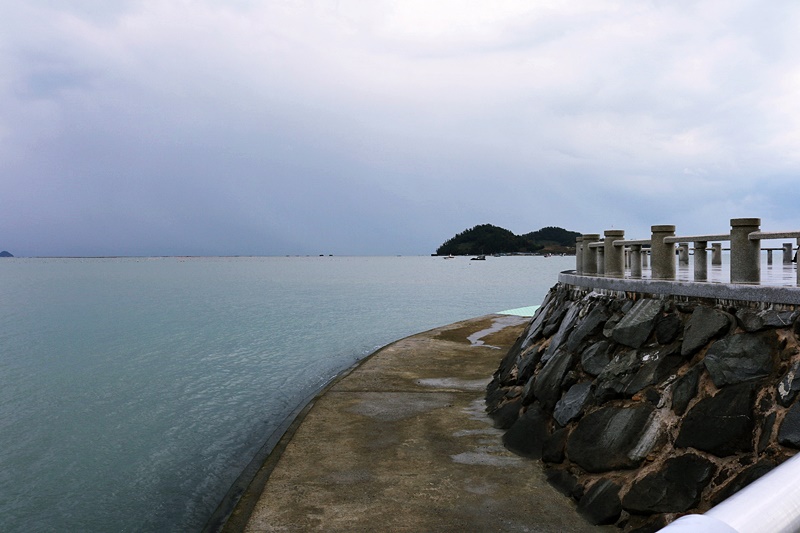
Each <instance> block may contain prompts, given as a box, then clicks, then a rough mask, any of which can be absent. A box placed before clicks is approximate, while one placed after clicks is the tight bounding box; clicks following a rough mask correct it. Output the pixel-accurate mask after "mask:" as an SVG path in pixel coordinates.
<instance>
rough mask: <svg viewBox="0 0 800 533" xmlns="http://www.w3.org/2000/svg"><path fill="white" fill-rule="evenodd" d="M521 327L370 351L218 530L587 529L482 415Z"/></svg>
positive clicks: (503, 325) (471, 328)
mask: <svg viewBox="0 0 800 533" xmlns="http://www.w3.org/2000/svg"><path fill="white" fill-rule="evenodd" d="M527 320H528V319H524V318H520V317H514V316H501V315H489V316H486V317H481V318H476V319H472V320H467V321H464V322H459V323H456V324H451V325H449V326H445V327H443V328H438V329H435V330H432V331H428V332H425V333H420V334H418V335H414V336H412V337H408V338H405V339H403V340H400V341H398V342H395V343H394V344H391V345H389V346H387V347H385V348H383V349H381V350H380V351H378V352H377V353H375V354H374V355H373V356H372V357H370V358H368V359H367V360H365V361H364V362H363V363H362V364H361V365H359V366H358V367H356V369H355V370H353V371H352V372H350V373H349V374H348V375H346V376H344V377H342V378H340V379H339V380H337V381H336V382H335V383H334V384H333V385H332V386H331V387H329V388H328V389H327V390H326V391H325V392H324V393H322V394H321V395H320V396H318V397H317V398H316V399H315V400H314V401H313V402H312V403H311V404H310V405H309V406H308V407H307V408H306V410H305V411H304V412H303V413H302V414H301V415H300V417H298V420H296V421H295V423H294V424H293V425H292V427H291V428H290V429H289V431H288V432H287V434H286V435H285V436H284V438H283V439H282V440H281V442H280V443H279V445H278V446H276V448H275V450H274V451H273V452H272V454H271V455H270V457H269V458H268V459H267V461H266V463H265V464H264V466H263V467H262V468H261V470H260V471H259V474H258V475H257V476H256V479H255V481H254V482H253V483H252V484H251V486H250V488H249V490H248V491H247V492H246V493H245V495H244V496H243V498H242V500H241V501H240V503H239V505H238V506H237V508H236V510H235V511H234V513H233V514H232V516H231V518H230V519H229V521H228V523H227V524H226V526H225V531H249V532H258V531H347V532H353V531H404V532H405V531H407V532H428V531H430V532H433V531H462V532H463V531H553V532H555V531H558V532H570V531H596V530H597V529H598V528H595V527H592V526H590V525H588V524H587V523H586V522H584V521H583V519H582V518H580V516H579V515H578V514H577V513H576V511H575V506H574V505H573V503H572V502H571V500H569V499H568V498H566V497H565V496H563V495H561V494H560V493H558V492H556V491H555V490H554V489H553V488H552V487H550V485H548V484H547V482H546V481H545V478H544V475H543V473H542V470H541V465H540V464H539V463H537V462H534V461H530V460H525V459H521V458H519V457H517V456H515V455H513V454H511V453H510V452H508V451H506V450H505V449H504V448H503V446H502V444H501V440H500V438H501V435H502V432H501V431H499V430H495V429H493V428H492V425H491V421H490V420H489V418H488V417H487V416H486V414H485V413H484V403H483V397H484V390H485V386H486V384H487V383H488V378H489V377H490V376H491V375H492V373H493V372H494V371H495V369H496V368H497V366H498V364H499V362H500V359H501V358H502V357H503V356H504V355H505V353H506V351H507V350H508V348H509V346H510V345H511V344H512V343H513V342H514V340H515V339H516V337H517V336H518V335H519V333H520V332H521V331H522V328H523V326H524V324H525V323H526V322H527ZM521 472H522V474H521Z"/></svg>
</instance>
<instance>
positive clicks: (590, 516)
mask: <svg viewBox="0 0 800 533" xmlns="http://www.w3.org/2000/svg"><path fill="white" fill-rule="evenodd" d="M619 490H620V486H619V485H617V484H616V483H614V482H613V481H611V480H608V479H601V480H600V481H598V482H597V483H595V484H594V485H592V486H591V488H590V489H589V490H588V491H586V494H584V495H583V498H581V500H580V501H579V502H578V512H579V513H581V514H582V515H583V516H584V517H585V518H586V520H588V521H589V522H590V523H591V524H594V525H596V526H599V525H605V524H613V523H614V522H616V521H617V520H619V516H620V515H621V514H622V505H621V504H620V500H619Z"/></svg>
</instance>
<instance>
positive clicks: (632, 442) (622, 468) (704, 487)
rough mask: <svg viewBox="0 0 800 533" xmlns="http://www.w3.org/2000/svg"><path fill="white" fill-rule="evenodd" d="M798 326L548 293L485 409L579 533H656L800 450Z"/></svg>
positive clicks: (713, 303) (696, 302) (771, 316)
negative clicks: (570, 503)
mask: <svg viewBox="0 0 800 533" xmlns="http://www.w3.org/2000/svg"><path fill="white" fill-rule="evenodd" d="M799 315H800V311H798V306H797V305H796V304H782V305H773V304H768V303H764V302H761V303H753V302H747V301H740V300H732V299H719V298H704V297H700V296H692V295H670V294H652V293H635V292H624V291H621V290H613V289H605V290H593V289H588V288H582V287H578V286H575V285H568V284H565V283H559V284H557V285H556V286H554V287H553V288H552V289H551V291H550V292H549V293H548V295H547V297H546V299H545V301H544V302H543V304H542V306H541V307H540V308H539V310H538V312H537V314H536V315H535V316H534V317H533V318H532V319H531V321H530V323H529V324H528V326H527V327H526V329H525V331H524V332H523V334H522V335H521V336H520V337H519V339H518V340H517V342H516V343H515V345H514V346H513V347H512V348H511V349H510V350H509V352H508V353H507V355H506V357H505V358H504V359H503V361H502V362H501V364H500V366H499V368H498V369H497V371H496V372H495V374H494V378H493V380H492V382H491V383H490V385H489V386H488V388H487V405H488V409H489V412H490V415H491V416H492V418H493V419H494V423H495V425H496V427H498V428H501V429H503V430H505V433H504V435H503V442H504V444H505V446H506V447H507V448H508V449H509V450H512V451H514V452H515V453H517V454H519V455H523V456H527V457H530V458H535V459H541V460H542V461H543V464H544V469H545V472H546V475H547V477H548V479H549V480H550V482H551V483H552V484H553V485H554V486H555V487H556V488H558V489H559V490H561V491H562V492H563V493H565V494H567V495H569V496H570V497H572V498H574V499H575V501H576V502H577V503H578V507H579V510H580V511H581V512H582V513H583V514H584V515H585V516H586V517H587V518H588V519H589V520H590V521H591V522H592V523H594V524H615V525H617V526H618V527H620V528H622V529H624V530H625V531H655V530H658V529H659V528H661V527H663V526H664V525H665V524H667V523H669V522H671V521H673V520H674V519H676V518H678V517H679V516H681V515H683V514H687V513H697V512H703V511H705V510H707V509H709V508H710V507H711V506H713V505H714V504H716V503H718V502H720V501H722V500H723V499H725V498H726V497H728V496H729V495H730V494H732V493H734V492H736V491H737V490H739V489H741V488H742V487H744V486H745V485H747V484H748V483H749V482H751V481H753V480H755V479H757V478H758V477H760V476H761V475H763V474H764V473H766V472H768V471H769V470H770V469H772V468H774V467H775V466H776V465H777V464H779V463H781V462H783V461H785V460H786V459H788V458H789V457H791V456H792V455H794V454H795V453H796V451H797V449H798V448H800V405H798V403H797V402H796V397H797V393H798V390H800V347H799V345H798V336H800V322H798V316H799ZM795 376H797V379H796V378H795Z"/></svg>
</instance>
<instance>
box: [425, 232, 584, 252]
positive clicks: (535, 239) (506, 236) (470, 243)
mask: <svg viewBox="0 0 800 533" xmlns="http://www.w3.org/2000/svg"><path fill="white" fill-rule="evenodd" d="M580 236H581V234H580V233H578V232H577V231H568V230H565V229H563V228H559V227H555V226H547V227H544V228H542V229H540V230H538V231H532V232H530V233H526V234H524V235H515V234H514V233H513V232H511V231H509V230H507V229H505V228H501V227H498V226H493V225H492V224H481V225H478V226H475V227H472V228H470V229H467V230H464V231H462V232H461V233H458V234H457V235H455V236H454V237H451V238H450V239H447V240H446V241H445V242H444V244H442V245H441V246H439V248H437V249H436V253H435V254H433V255H487V254H520V253H522V254H525V253H527V254H531V253H540V254H548V253H550V254H574V253H575V239H576V238H577V237H580Z"/></svg>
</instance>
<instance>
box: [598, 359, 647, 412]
mask: <svg viewBox="0 0 800 533" xmlns="http://www.w3.org/2000/svg"><path fill="white" fill-rule="evenodd" d="M641 364H642V362H641V360H640V358H639V354H638V352H636V351H635V350H629V351H627V352H622V353H619V354H617V355H616V356H615V357H614V359H612V360H611V362H610V363H608V364H607V365H606V367H605V368H604V369H603V371H602V372H601V373H600V375H599V376H597V379H596V380H595V385H596V388H595V398H597V400H598V401H599V402H605V401H608V400H611V399H614V398H618V397H620V396H622V395H623V393H624V392H625V390H626V389H627V388H628V385H630V383H631V381H633V377H634V376H635V375H636V372H637V371H638V370H639V368H640V367H641Z"/></svg>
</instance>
